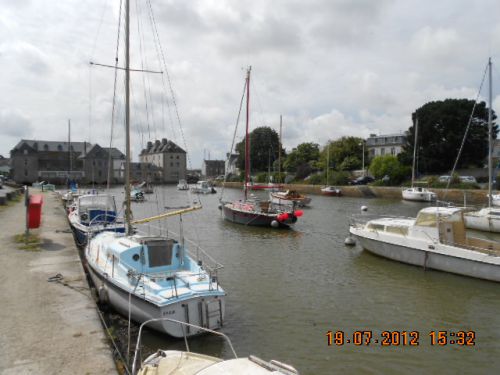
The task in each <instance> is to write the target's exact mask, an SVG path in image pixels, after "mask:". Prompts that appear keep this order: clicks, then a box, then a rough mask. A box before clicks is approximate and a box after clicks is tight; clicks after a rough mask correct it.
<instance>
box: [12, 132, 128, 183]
mask: <svg viewBox="0 0 500 375" xmlns="http://www.w3.org/2000/svg"><path fill="white" fill-rule="evenodd" d="M108 151H109V149H108V148H103V147H100V146H99V145H97V144H96V145H92V144H90V143H88V142H71V144H70V143H68V142H58V141H43V140H26V139H22V140H21V141H19V143H18V144H17V145H16V146H15V147H14V148H13V149H12V150H11V152H10V154H11V168H12V170H11V175H12V179H13V180H14V181H16V182H17V183H22V184H31V183H32V182H35V181H46V182H50V183H54V184H66V182H67V180H68V178H69V179H71V180H74V181H77V182H79V183H91V182H95V183H105V182H106V181H107V174H108V158H109V154H108ZM111 153H112V159H113V171H115V168H116V169H119V166H120V162H121V161H122V160H124V158H125V156H124V155H123V154H122V153H121V152H120V151H119V150H117V149H115V148H112V149H111ZM114 176H115V174H114V173H113V175H112V178H114ZM113 182H115V183H116V182H119V181H117V180H116V178H114V181H113Z"/></svg>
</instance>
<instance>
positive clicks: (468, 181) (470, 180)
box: [460, 176, 477, 184]
mask: <svg viewBox="0 0 500 375" xmlns="http://www.w3.org/2000/svg"><path fill="white" fill-rule="evenodd" d="M460 182H464V183H466V184H477V180H476V178H475V177H473V176H460Z"/></svg>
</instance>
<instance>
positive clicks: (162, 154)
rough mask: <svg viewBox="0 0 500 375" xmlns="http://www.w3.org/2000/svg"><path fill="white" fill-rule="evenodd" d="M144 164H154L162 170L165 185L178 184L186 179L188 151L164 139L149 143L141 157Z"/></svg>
mask: <svg viewBox="0 0 500 375" xmlns="http://www.w3.org/2000/svg"><path fill="white" fill-rule="evenodd" d="M139 160H140V162H141V163H144V164H152V165H153V166H156V167H158V168H159V169H160V170H161V180H162V182H165V183H177V182H178V181H179V180H180V179H185V178H186V151H184V150H183V149H182V148H180V147H179V146H177V145H176V144H175V143H174V142H172V141H169V140H167V139H166V138H163V139H162V140H161V141H159V140H156V141H155V142H154V143H153V142H148V144H147V147H146V148H145V149H143V150H142V151H141V153H140V155H139Z"/></svg>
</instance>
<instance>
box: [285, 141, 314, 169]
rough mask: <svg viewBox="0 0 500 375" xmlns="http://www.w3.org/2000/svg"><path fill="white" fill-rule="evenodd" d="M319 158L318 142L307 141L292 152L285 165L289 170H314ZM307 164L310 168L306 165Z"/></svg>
mask: <svg viewBox="0 0 500 375" xmlns="http://www.w3.org/2000/svg"><path fill="white" fill-rule="evenodd" d="M318 159H319V145H318V144H317V143H312V142H306V143H301V144H300V145H298V146H297V147H296V148H294V149H293V150H292V151H291V152H290V154H289V155H288V156H287V158H286V159H285V162H284V164H283V166H284V168H285V170H286V171H288V172H296V171H297V170H298V169H301V170H304V171H305V170H307V169H309V170H312V167H313V165H315V162H316V161H318ZM306 164H307V165H308V166H309V168H307V167H306V166H305V165H306Z"/></svg>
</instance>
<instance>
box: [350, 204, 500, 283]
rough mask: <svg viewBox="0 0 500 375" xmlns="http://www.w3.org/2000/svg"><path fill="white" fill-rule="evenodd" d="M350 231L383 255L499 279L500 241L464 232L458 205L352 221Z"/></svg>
mask: <svg viewBox="0 0 500 375" xmlns="http://www.w3.org/2000/svg"><path fill="white" fill-rule="evenodd" d="M349 232H350V233H351V234H352V235H353V236H354V237H355V238H356V239H358V240H359V242H360V243H361V246H363V248H364V249H365V250H368V251H370V252H372V253H374V254H377V255H379V256H382V257H385V258H389V259H392V260H397V261H399V262H402V263H408V264H412V265H415V266H421V267H424V268H431V269H435V270H439V271H445V272H451V273H455V274H459V275H464V276H471V277H476V278H480V279H486V280H491V281H497V282H500V243H498V242H496V241H489V240H483V239H479V238H475V237H470V236H467V234H466V229H465V223H464V217H463V209H461V208H449V207H447V208H445V207H427V208H424V209H422V210H420V212H419V213H418V215H417V217H416V218H415V219H413V218H395V217H384V218H379V219H374V220H370V221H368V222H367V223H362V222H356V221H355V222H353V223H351V225H350V227H349Z"/></svg>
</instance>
